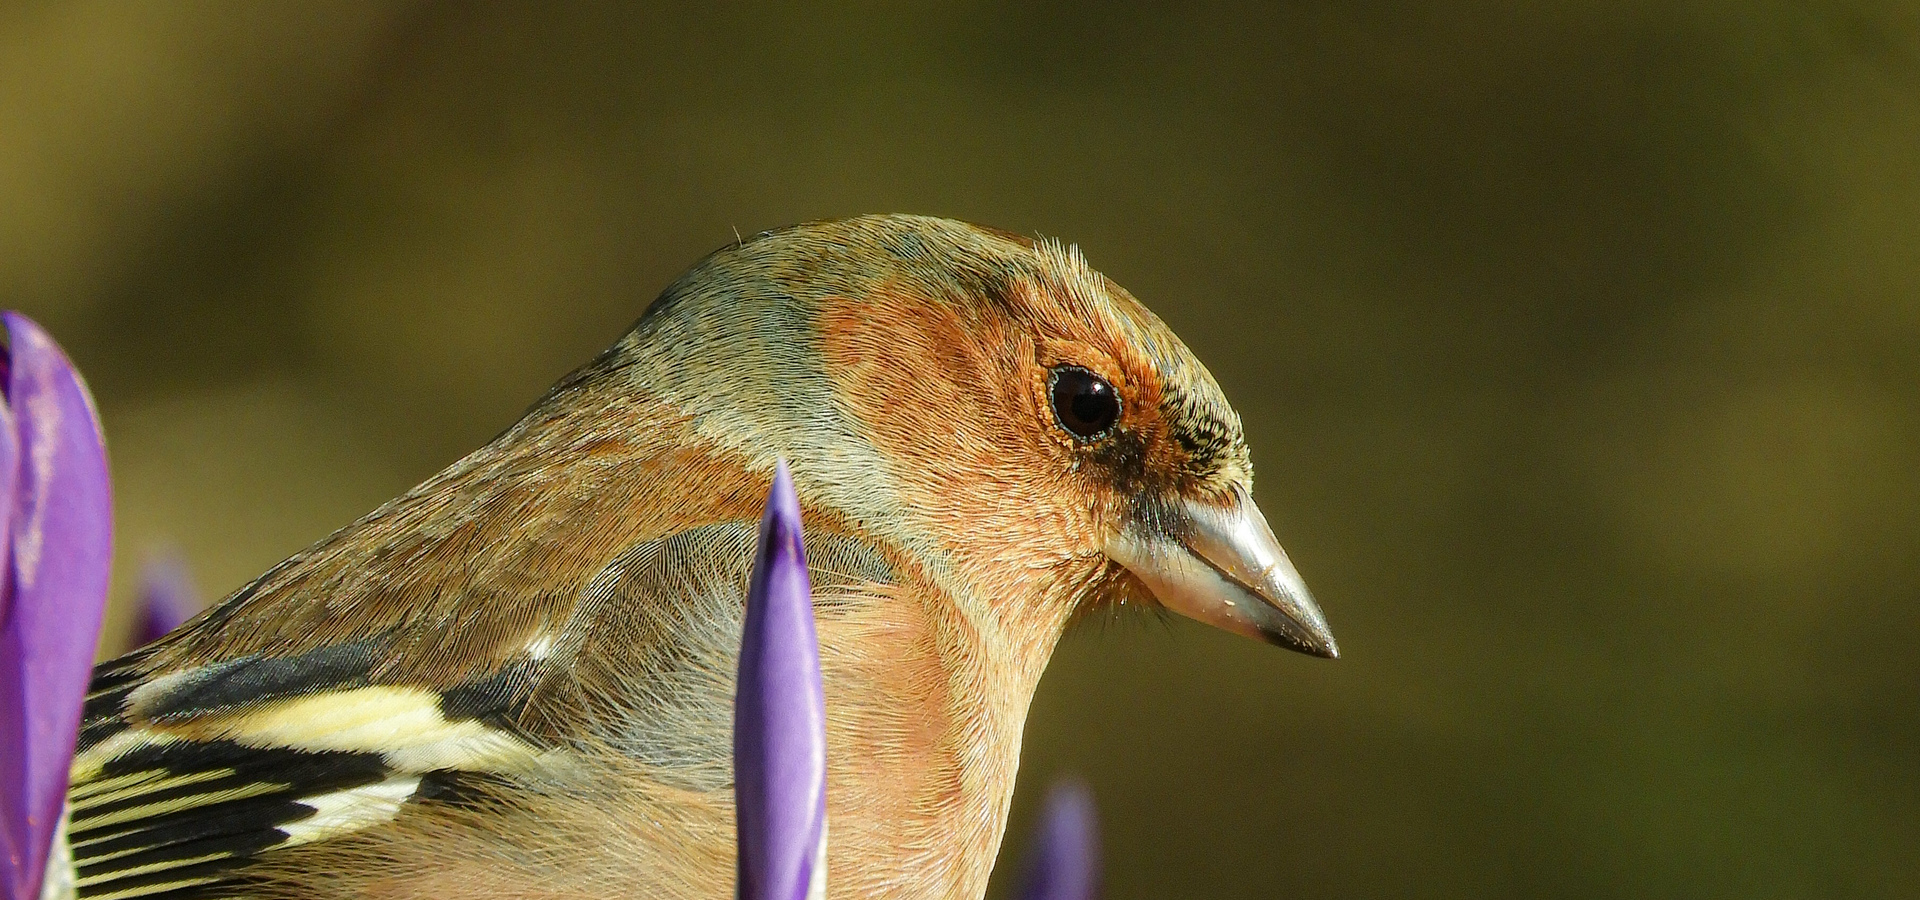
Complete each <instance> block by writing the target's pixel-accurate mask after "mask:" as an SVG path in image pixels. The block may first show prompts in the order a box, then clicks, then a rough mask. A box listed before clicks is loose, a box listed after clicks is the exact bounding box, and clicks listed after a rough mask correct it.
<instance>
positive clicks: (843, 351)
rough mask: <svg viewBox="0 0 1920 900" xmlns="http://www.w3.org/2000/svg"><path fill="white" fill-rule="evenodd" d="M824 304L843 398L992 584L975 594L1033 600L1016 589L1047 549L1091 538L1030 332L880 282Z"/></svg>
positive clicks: (927, 512) (937, 527) (943, 530)
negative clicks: (866, 291) (1039, 388)
mask: <svg viewBox="0 0 1920 900" xmlns="http://www.w3.org/2000/svg"><path fill="white" fill-rule="evenodd" d="M820 315H821V346H822V351H823V354H824V356H825V362H826V365H827V370H828V371H829V372H830V373H831V374H832V377H833V378H834V380H835V382H836V387H837V389H838V392H839V394H840V396H841V398H842V400H843V401H844V402H845V403H847V405H848V406H849V408H850V411H851V412H853V413H854V414H855V415H856V416H857V417H858V418H859V420H860V421H861V422H862V423H863V425H864V426H865V428H866V430H867V436H868V439H869V440H871V441H872V442H873V444H874V446H876V447H877V448H879V450H880V451H881V452H882V453H883V454H886V455H887V456H888V457H889V458H890V459H892V460H893V461H894V462H895V463H896V467H895V472H894V473H893V474H894V476H895V477H896V479H897V480H898V481H899V482H900V487H901V490H902V492H903V496H905V497H908V498H911V499H910V500H909V502H910V503H911V504H912V506H913V507H914V509H915V511H916V513H918V515H919V516H920V517H921V518H922V521H923V522H924V523H925V524H926V526H927V527H929V528H930V529H931V530H932V531H933V532H934V535H935V536H936V537H937V538H938V539H939V540H940V541H941V543H943V544H946V545H947V546H948V547H949V549H950V550H952V551H953V554H954V561H955V563H956V565H958V566H960V567H961V568H962V569H970V570H971V571H969V572H968V574H969V575H971V576H972V577H973V579H974V581H975V583H976V584H978V585H980V586H981V587H983V588H990V589H991V591H985V590H983V591H982V592H981V593H982V594H983V596H991V595H1000V596H1006V597H1008V598H1009V599H1015V598H1019V599H1024V600H1027V601H1029V602H1030V601H1031V599H1032V595H1031V594H1030V593H1027V592H1025V591H1023V590H1022V589H1023V588H1026V587H1032V586H1033V585H1031V584H1029V582H1031V580H1032V579H1034V578H1036V577H1039V576H1036V575H1035V574H1034V573H1035V571H1037V570H1039V569H1041V568H1043V567H1045V566H1047V565H1049V564H1050V563H1052V562H1054V561H1055V560H1054V559H1052V558H1051V556H1052V555H1053V554H1056V553H1058V552H1060V551H1061V550H1062V548H1069V547H1076V546H1078V547H1087V546H1091V545H1092V540H1091V535H1092V531H1093V516H1092V514H1091V513H1092V510H1091V508H1090V506H1091V504H1090V503H1089V502H1088V497H1087V496H1086V494H1085V489H1084V486H1083V481H1082V479H1081V478H1080V477H1077V476H1075V475H1074V473H1073V472H1072V470H1071V457H1070V450H1069V449H1068V448H1067V447H1064V446H1062V444H1061V442H1060V441H1059V440H1058V439H1057V437H1056V436H1055V435H1054V434H1053V433H1052V423H1051V418H1050V415H1048V416H1045V417H1043V414H1045V413H1046V412H1047V409H1048V407H1046V406H1044V405H1041V401H1042V400H1043V399H1044V397H1043V393H1036V390H1035V385H1036V384H1037V383H1039V382H1041V381H1042V380H1043V378H1044V370H1043V369H1041V368H1039V366H1038V365H1037V363H1035V361H1034V360H1035V350H1034V346H1033V343H1032V340H1031V338H1029V337H1027V336H1026V335H1024V334H1023V333H1022V332H1020V331H1019V330H1017V329H1016V328H1015V327H1014V326H1013V323H1009V322H1006V321H1005V320H1000V319H995V318H991V317H983V320H968V319H962V318H961V317H960V316H959V315H958V314H957V313H956V312H955V311H954V310H952V309H951V308H950V307H947V306H946V305H944V304H939V303H929V302H927V301H924V300H919V299H917V298H904V297H898V296H895V295H893V294H890V293H888V291H887V290H886V289H885V288H883V289H882V290H880V291H877V292H875V293H874V294H872V295H870V296H868V297H866V298H863V299H860V300H836V301H829V302H828V303H826V304H825V305H824V308H823V309H822V310H821V314H820ZM1023 595H1024V596H1023ZM996 599H997V597H996Z"/></svg>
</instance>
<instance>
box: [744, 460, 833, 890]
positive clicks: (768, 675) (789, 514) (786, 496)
mask: <svg viewBox="0 0 1920 900" xmlns="http://www.w3.org/2000/svg"><path fill="white" fill-rule="evenodd" d="M826 721H827V720H826V701H825V698H824V697H823V695H822V693H821V689H820V647H819V644H818V643H817V642H816V640H815V638H814V633H813V596H812V590H811V588H810V587H809V584H808V581H807V557H806V551H805V549H804V547H802V545H801V539H800V500H799V498H798V497H796V496H795V495H794V492H793V480H792V478H791V477H789V476H788V474H787V464H786V463H785V462H784V461H782V462H781V463H780V465H779V468H778V470H776V471H775V473H774V476H773V491H772V493H771V494H769V495H768V497H767V511H766V515H765V516H764V517H762V518H761V520H760V546H759V549H758V551H757V552H756V553H755V555H754V560H753V575H752V578H751V579H750V580H749V581H748V583H747V616H746V625H745V627H744V628H743V629H742V632H741V635H740V681H739V686H738V688H737V691H736V693H735V695H734V702H733V796H734V804H735V815H736V817H737V820H738V825H739V832H738V833H739V870H738V871H739V882H738V885H739V887H738V894H737V896H739V897H740V898H741V900H803V898H809V897H816V898H817V897H821V896H823V893H824V886H825V883H826V851H827V734H826Z"/></svg>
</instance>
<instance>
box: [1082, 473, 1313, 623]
mask: <svg viewBox="0 0 1920 900" xmlns="http://www.w3.org/2000/svg"><path fill="white" fill-rule="evenodd" d="M1107 556H1108V557H1110V558H1111V559H1112V560H1113V561H1114V562H1117V563H1119V564H1120V565H1122V566H1125V567H1126V569H1127V571H1129V572H1132V573H1133V575H1134V577H1136V578H1139V579H1140V580H1141V581H1142V582H1145V583H1146V585H1147V589H1148V590H1151V591H1153V595H1154V597H1155V598H1156V599H1158V600H1159V601H1160V603H1161V604H1162V605H1164V606H1166V607H1167V608H1168V609H1171V610H1173V611H1175V612H1178V613H1180V614H1182V615H1185V616H1188V617H1191V618H1194V619H1198V620H1200V621H1202V622H1205V623H1207V624H1209V625H1213V626H1216V627H1219V628H1224V629H1226V630H1228V631H1231V632H1234V633H1236V634H1244V635H1246V636H1248V637H1252V638H1258V639H1260V640H1263V641H1266V642H1268V643H1271V644H1278V645H1280V646H1282V647H1286V648H1288V649H1291V650H1298V651H1300V652H1301V653H1309V654H1312V655H1314V656H1323V657H1326V658H1328V659H1332V658H1334V657H1336V656H1339V655H1340V652H1339V649H1338V648H1336V647H1335V646H1334V643H1333V632H1331V631H1328V630H1327V619H1326V616H1324V615H1322V614H1321V612H1320V607H1319V606H1318V605H1316V604H1315V603H1314V602H1313V595H1312V594H1309V593H1307V585H1306V582H1304V581H1302V580H1300V573H1299V572H1298V571H1296V570H1295V569H1294V568H1293V562H1292V561H1291V560H1288V559H1287V551H1285V550H1282V549H1280V542H1279V541H1278V540H1276V539H1275V538H1274V536H1273V529H1271V528H1269V527H1267V518H1266V517H1265V516H1263V515H1261V514H1260V507H1258V506H1255V505H1253V498H1252V497H1249V496H1247V493H1246V491H1244V490H1241V489H1238V488H1236V489H1235V490H1234V492H1233V495H1232V496H1231V497H1229V498H1227V500H1226V501H1225V502H1224V503H1222V502H1217V501H1216V502H1204V501H1198V500H1187V499H1172V500H1168V499H1162V498H1158V497H1155V498H1151V499H1142V500H1140V501H1138V502H1136V503H1135V505H1134V510H1133V513H1132V515H1131V516H1130V517H1129V519H1128V522H1127V524H1126V525H1125V526H1123V527H1122V528H1121V529H1120V532H1119V533H1118V534H1117V535H1116V536H1115V537H1114V539H1113V541H1112V542H1111V543H1110V544H1109V545H1108V547H1107Z"/></svg>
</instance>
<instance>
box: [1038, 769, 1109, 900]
mask: <svg viewBox="0 0 1920 900" xmlns="http://www.w3.org/2000/svg"><path fill="white" fill-rule="evenodd" d="M1031 852H1032V856H1031V857H1030V858H1029V859H1028V860H1027V872H1026V880H1025V881H1024V882H1023V883H1022V884H1021V888H1020V900H1094V898H1095V897H1098V896H1100V834H1099V818H1098V816H1097V815H1095V813H1094V810H1093V794H1092V793H1090V792H1088V791H1087V789H1086V786H1084V785H1082V784H1080V783H1079V782H1072V781H1069V782H1065V783H1062V784H1056V785H1054V787H1053V790H1052V791H1049V792H1048V793H1047V807H1046V809H1045V810H1044V811H1043V812H1041V814H1040V835H1039V840H1038V841H1037V842H1036V843H1035V845H1034V848H1033V850H1032V851H1031Z"/></svg>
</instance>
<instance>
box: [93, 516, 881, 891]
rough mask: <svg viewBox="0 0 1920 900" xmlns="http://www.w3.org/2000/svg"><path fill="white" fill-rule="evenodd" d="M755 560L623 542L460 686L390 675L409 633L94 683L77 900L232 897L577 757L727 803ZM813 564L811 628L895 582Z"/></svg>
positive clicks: (856, 560) (871, 571)
mask: <svg viewBox="0 0 1920 900" xmlns="http://www.w3.org/2000/svg"><path fill="white" fill-rule="evenodd" d="M752 542H753V527H752V524H751V523H749V522H745V521H737V520H736V521H731V522H722V523H716V524H710V525H703V526H697V527H694V528H690V529H686V530H683V531H680V532H678V533H675V534H672V535H669V536H667V537H663V538H657V539H653V540H647V541H641V542H639V543H637V544H634V545H633V546H631V547H629V548H627V549H626V550H625V551H624V552H622V553H620V554H618V555H617V556H615V557H614V559H613V560H612V562H610V563H608V564H607V565H605V566H604V567H603V568H602V569H601V570H600V571H599V573H598V574H597V575H596V576H595V577H594V578H592V579H591V580H590V581H589V582H588V584H587V586H586V587H585V588H583V589H582V590H580V591H579V592H578V593H577V594H576V596H577V598H578V599H577V602H575V603H574V608H573V609H572V610H571V612H570V614H569V615H567V616H566V617H565V618H564V619H561V620H560V621H559V622H558V623H557V624H556V625H555V626H554V627H553V628H552V629H551V630H550V631H539V630H536V631H533V632H530V633H528V634H526V635H524V636H523V637H521V638H520V639H519V640H518V641H517V642H516V643H515V644H513V645H511V646H506V647H499V648H490V650H491V654H490V655H491V656H492V657H493V658H497V659H499V660H501V662H500V663H498V664H497V665H495V666H494V667H493V668H492V670H490V671H487V672H484V673H482V674H480V675H479V677H475V678H470V679H467V680H465V681H460V682H457V683H454V684H452V685H440V684H432V683H421V682H409V681H405V680H398V679H395V678H394V677H393V674H392V672H391V669H390V668H389V667H388V666H387V665H386V661H387V660H388V659H389V658H390V656H391V654H392V653H393V652H394V649H395V647H396V646H397V645H398V643H399V642H401V641H410V642H412V644H413V645H414V646H419V645H421V644H423V643H428V642H430V641H431V640H432V636H431V635H421V634H405V633H396V634H389V635H384V636H376V637H367V638H360V639H356V640H349V641H345V642H341V643H336V644H331V645H323V646H319V647H313V648H311V649H306V648H301V649H296V650H293V651H290V652H284V653H273V652H269V651H257V652H254V653H249V654H246V655H244V656H240V657H235V658H232V659H224V660H220V661H217V662H210V663H204V664H200V665H194V666H187V667H177V668H164V669H161V668H156V667H155V666H154V660H155V659H156V658H165V657H166V656H167V649H168V648H166V647H161V648H157V649H150V650H146V651H142V652H140V653H137V654H134V655H131V656H129V657H125V658H123V659H121V660H116V661H114V662H112V663H108V664H106V665H104V666H102V667H101V668H100V670H99V671H98V672H97V674H96V677H95V683H94V691H93V693H92V694H91V695H90V696H89V698H88V711H87V718H86V721H85V724H84V726H83V733H82V741H81V746H80V752H79V753H78V755H77V757H76V760H75V763H74V770H73V787H72V789H71V791H70V794H69V806H70V816H71V819H70V825H69V829H68V836H69V841H70V843H71V847H72V851H73V856H74V862H75V866H76V874H77V882H76V883H77V885H78V888H79V894H80V896H81V897H83V898H89V900H95V898H128V897H149V896H161V895H165V896H168V897H171V898H187V897H198V896H213V895H219V896H228V895H234V894H236V893H239V894H244V893H245V878H246V872H245V868H246V866H247V864H248V863H249V862H250V861H253V860H255V859H257V858H259V857H261V855H262V854H272V853H274V852H275V851H278V850H282V849H286V848H292V847H300V846H304V845H310V844H315V843H316V842H320V841H326V840H330V839H333V838H337V837H340V836H342V835H347V834H353V833H357V832H363V831H366V830H368V829H372V828H376V827H377V826H380V825H382V824H384V823H386V822H388V821H391V820H392V819H394V818H395V817H396V816H397V815H399V814H400V813H401V811H402V810H403V808H407V807H409V806H410V805H414V804H422V803H426V804H432V803H448V802H454V803H459V802H467V801H469V800H471V799H473V797H474V796H476V795H477V794H487V795H490V796H494V797H496V798H498V797H499V796H500V795H501V793H502V792H503V791H504V792H507V793H511V791H512V790H513V786H514V785H515V784H526V783H528V782H530V781H531V782H538V781H540V780H541V779H543V778H546V777H548V776H549V775H550V774H552V773H554V772H556V771H559V770H560V769H562V768H564V767H565V766H566V765H567V764H568V760H569V759H570V758H571V757H572V756H573V755H574V754H575V753H576V752H578V751H579V750H581V748H583V747H589V746H590V747H592V748H593V750H594V752H604V751H605V750H606V749H613V750H615V751H616V752H618V753H620V754H622V755H624V756H627V757H629V758H632V759H634V760H635V761H637V762H639V763H642V764H643V765H644V766H645V767H646V769H647V770H648V771H650V772H652V773H655V774H656V776H657V777H658V778H659V779H660V780H661V781H662V782H663V783H667V784H670V785H672V786H673V787H676V788H681V789H688V790H695V791H706V790H716V789H719V788H722V787H724V786H725V785H726V784H727V783H728V778H729V773H730V767H729V749H730V745H731V742H730V737H729V734H730V728H731V697H732V685H733V672H734V666H735V659H736V654H737V645H738V637H739V627H740V626H739V619H740V614H741V604H742V600H743V595H744V589H745V583H746V575H747V569H748V566H750V564H751V559H752ZM808 553H809V557H810V559H811V560H812V565H813V570H814V572H813V574H814V579H815V585H816V596H817V597H818V598H819V600H818V603H819V607H820V613H821V614H822V615H834V614H835V613H836V611H837V610H838V609H840V608H842V607H843V606H845V605H846V604H849V603H853V602H858V600H859V598H860V597H862V596H864V595H866V594H867V593H868V592H869V591H870V590H871V589H873V588H875V587H876V586H878V585H884V584H887V583H889V582H890V581H891V580H892V570H891V567H890V566H889V564H888V563H887V561H886V558H885V556H884V555H883V554H882V553H881V552H880V551H879V550H878V549H877V548H875V547H873V546H871V545H869V544H866V543H864V542H862V541H860V540H858V539H855V538H851V537H847V536H844V535H840V534H836V533H832V532H825V531H817V532H816V533H814V534H812V535H810V536H809V539H808ZM230 602H231V601H230ZM231 622H232V618H231V617H230V616H222V615H221V614H219V613H218V612H216V613H215V614H213V615H211V616H209V617H207V618H206V619H205V620H203V621H202V622H200V623H198V624H197V625H196V626H194V627H195V628H199V629H205V628H216V627H222V626H223V625H224V626H226V627H231V624H230V623H231ZM187 639H189V640H191V639H192V636H191V635H189V636H188V638H187Z"/></svg>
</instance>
